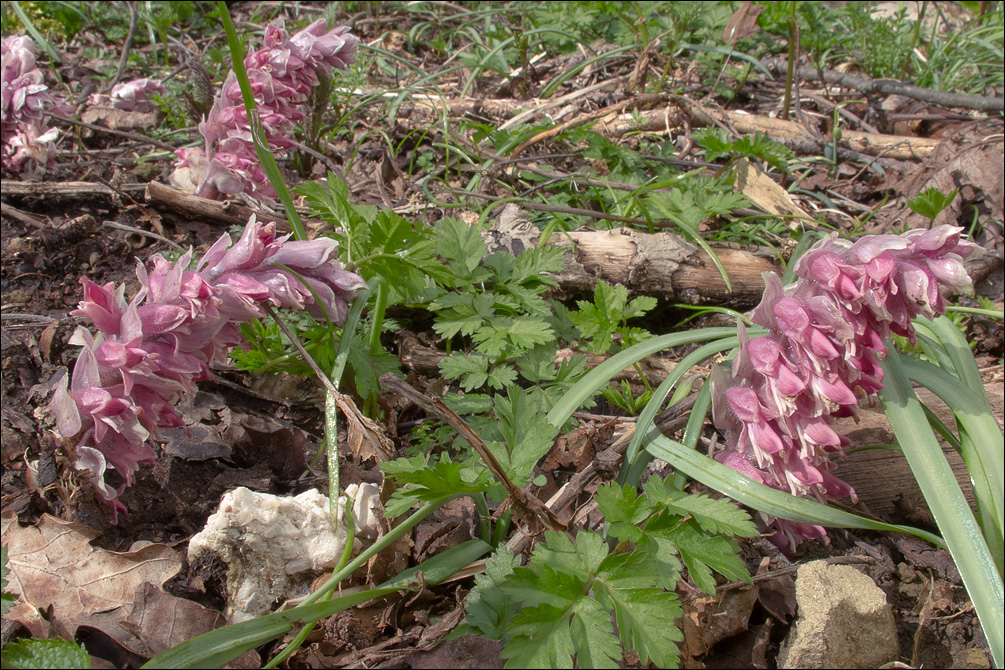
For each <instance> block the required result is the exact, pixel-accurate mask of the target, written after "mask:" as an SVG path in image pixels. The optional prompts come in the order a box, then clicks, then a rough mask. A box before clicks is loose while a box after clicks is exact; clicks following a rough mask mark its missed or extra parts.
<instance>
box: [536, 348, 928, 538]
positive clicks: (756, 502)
mask: <svg viewBox="0 0 1005 670" xmlns="http://www.w3.org/2000/svg"><path fill="white" fill-rule="evenodd" d="M605 362H606V361H605ZM554 413H555V410H552V414H554ZM926 425H927V424H926ZM646 437H647V440H648V441H647V443H646V445H645V449H646V451H648V452H649V453H650V454H652V455H653V456H655V457H656V458H659V459H661V460H664V461H666V462H667V463H670V464H671V465H673V466H674V467H675V468H677V469H678V470H680V471H681V472H683V473H684V474H686V475H687V476H689V477H691V478H692V479H696V480H698V481H699V482H701V483H702V484H704V485H705V486H708V487H709V488H712V489H715V490H716V491H719V492H720V493H722V494H724V495H727V496H729V497H730V498H733V499H734V500H736V501H737V502H740V503H742V504H744V505H746V506H748V507H752V508H753V509H756V510H757V511H759V512H764V513H765V514H769V515H771V516H777V517H779V518H780V519H788V520H789V521H798V522H800V523H812V524H819V525H821V526H831V527H834V528H868V529H870V530H878V531H888V532H890V531H892V532H895V533H910V534H911V535H915V536H917V537H920V538H922V539H924V540H927V541H929V542H932V543H933V544H936V545H939V546H942V545H943V543H942V538H940V537H939V536H938V535H935V534H933V533H929V532H927V531H924V530H921V529H918V528H913V527H911V526H901V525H897V524H890V523H884V522H882V521H875V520H873V519H868V518H866V517H862V516H858V515H857V514H850V513H848V512H844V511H842V510H839V509H834V508H833V507H827V506H826V505H821V504H820V503H818V502H816V501H813V500H807V499H806V498H797V497H796V496H794V495H792V494H790V493H786V492H784V491H779V490H777V489H773V488H771V487H770V486H765V485H764V484H758V483H757V482H755V481H753V480H752V479H750V478H749V477H746V476H744V475H741V474H740V473H739V472H737V471H736V470H733V469H732V468H731V467H729V466H727V465H723V464H722V463H719V462H718V461H716V460H714V459H711V458H709V457H708V456H706V455H705V454H700V453H698V452H697V451H695V450H694V449H691V448H689V447H687V446H685V445H683V444H681V443H680V442H677V441H676V440H671V439H670V438H668V437H666V436H664V435H662V434H659V431H658V430H657V429H656V428H655V427H654V428H653V429H652V431H651V433H650V434H647V435H646Z"/></svg>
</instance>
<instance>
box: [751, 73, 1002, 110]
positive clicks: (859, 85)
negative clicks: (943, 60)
mask: <svg viewBox="0 0 1005 670" xmlns="http://www.w3.org/2000/svg"><path fill="white" fill-rule="evenodd" d="M765 65H766V66H767V68H768V69H769V70H772V71H773V72H774V73H775V74H780V73H784V72H785V71H786V68H787V67H788V66H787V64H786V63H785V62H783V61H780V60H770V61H767V62H766V63H765ZM797 74H798V76H799V78H800V79H804V80H806V81H820V80H821V75H823V81H824V83H827V84H836V85H838V86H844V87H845V88H850V89H853V90H856V91H861V92H862V93H880V94H884V95H906V96H907V97H909V98H914V99H915V100H924V101H925V102H932V103H935V104H936V105H942V106H943V107H957V108H963V109H976V110H978V111H980V112H1001V111H1005V98H994V97H985V96H982V95H964V94H962V93H946V92H945V91H936V90H934V89H931V88H922V87H921V86H914V85H913V84H905V83H904V82H901V81H897V80H895V79H870V78H869V77H861V76H858V75H854V74H847V73H845V72H838V71H837V70H823V71H822V72H821V71H819V70H817V69H816V68H815V67H810V66H803V67H801V68H799V69H798V70H797Z"/></svg>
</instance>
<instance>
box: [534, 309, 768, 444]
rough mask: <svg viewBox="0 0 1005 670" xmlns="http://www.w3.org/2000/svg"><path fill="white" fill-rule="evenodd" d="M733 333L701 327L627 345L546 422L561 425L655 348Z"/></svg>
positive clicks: (587, 378)
mask: <svg viewBox="0 0 1005 670" xmlns="http://www.w3.org/2000/svg"><path fill="white" fill-rule="evenodd" d="M749 332H750V335H751V337H757V336H758V335H760V334H762V331H761V329H753V328H752V329H750V330H749ZM735 334H736V329H735V328H702V329H700V330H692V331H688V332H685V333H670V334H668V335H660V336H659V337H653V338H651V339H648V340H646V341H644V342H640V343H638V344H636V345H633V346H631V347H628V348H627V349H625V350H624V351H621V352H619V353H617V354H615V355H614V356H611V357H610V358H608V359H607V360H606V361H604V362H603V363H601V364H600V365H598V366H597V367H595V368H593V370H591V371H590V372H589V373H588V374H587V375H586V376H585V377H583V378H582V379H580V380H579V382H578V383H577V384H576V385H575V386H574V387H572V389H570V391H569V392H568V393H566V394H565V396H564V397H563V398H562V399H561V400H559V401H558V403H557V404H556V405H555V406H554V407H553V408H552V409H551V411H550V412H548V423H550V424H551V425H553V426H561V425H563V424H564V423H565V422H566V421H568V420H569V417H571V416H572V413H573V412H575V411H576V410H577V409H579V407H580V406H581V405H582V404H583V403H584V402H586V401H587V400H589V399H590V398H592V397H593V396H595V395H596V394H597V393H599V392H600V389H602V388H604V387H606V386H607V382H609V381H610V380H611V379H612V378H613V377H614V375H616V374H618V373H619V372H621V371H622V370H624V369H625V368H627V367H628V366H630V365H632V364H633V363H637V362H639V361H641V360H642V359H643V358H645V357H646V356H651V355H652V354H655V353H656V352H657V351H662V350H663V349H669V348H670V347H677V346H680V345H682V344H691V343H692V342H701V341H704V340H717V339H721V338H724V337H730V336H731V335H735Z"/></svg>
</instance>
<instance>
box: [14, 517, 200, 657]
mask: <svg viewBox="0 0 1005 670" xmlns="http://www.w3.org/2000/svg"><path fill="white" fill-rule="evenodd" d="M97 536H98V533H97V532H96V531H94V530H93V529H91V528H89V527H87V526H83V525H80V524H76V523H71V522H68V521H62V520H60V519H57V518H55V517H53V516H49V515H43V516H42V518H41V519H40V520H39V522H38V524H37V525H35V526H21V525H19V524H18V522H17V516H16V515H15V514H14V513H12V512H4V513H3V516H2V538H3V540H2V541H3V543H4V544H6V545H8V557H9V559H8V560H9V563H8V565H9V568H10V575H9V579H10V585H9V588H10V591H11V592H12V593H15V594H17V595H20V596H21V597H20V598H19V600H18V602H17V604H16V605H15V606H14V607H13V608H12V609H11V611H10V612H9V613H8V615H7V617H6V618H9V619H11V620H14V621H17V622H19V623H21V624H22V625H23V626H25V628H27V629H28V630H29V631H30V632H31V633H32V635H33V636H37V637H45V636H46V634H47V632H48V631H49V630H50V629H51V627H52V625H53V624H54V623H56V624H58V626H57V628H59V629H60V630H61V631H65V633H64V634H65V635H66V636H68V637H69V638H73V636H74V635H75V634H76V632H77V629H78V628H79V627H81V626H87V627H90V628H94V629H97V630H99V631H102V632H103V633H104V634H105V635H107V636H109V637H111V638H112V639H114V640H115V641H116V642H117V643H118V644H120V645H122V646H123V647H124V648H126V649H128V650H129V651H130V652H132V653H134V654H137V655H139V656H143V657H150V656H153V655H155V654H157V653H160V652H161V651H164V650H165V649H167V648H169V647H171V646H174V645H175V644H177V643H179V642H181V641H184V640H185V639H189V638H191V637H194V636H196V635H201V634H202V633H205V632H207V631H208V630H211V629H212V628H214V627H215V626H217V625H218V624H219V623H220V622H219V617H220V615H219V613H217V612H213V611H212V610H207V609H205V608H203V607H202V606H201V605H198V604H197V603H194V602H191V601H188V600H185V599H184V598H178V597H176V596H172V595H170V594H168V593H165V592H164V591H163V590H161V586H162V585H163V584H164V582H166V581H167V580H168V579H171V578H172V577H173V576H174V575H175V574H177V573H178V571H179V570H180V569H181V566H182V559H181V556H180V555H179V554H178V552H176V551H175V550H174V549H172V548H171V547H168V546H167V545H164V544H150V545H147V546H145V547H143V548H142V549H140V550H138V551H131V552H125V553H120V552H113V551H107V550H105V549H100V548H97V547H92V546H91V545H90V542H91V540H93V539H94V538H96V537H97ZM40 612H45V613H46V617H45V618H43V617H42V615H41V614H40Z"/></svg>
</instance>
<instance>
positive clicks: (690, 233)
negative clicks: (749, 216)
mask: <svg viewBox="0 0 1005 670" xmlns="http://www.w3.org/2000/svg"><path fill="white" fill-rule="evenodd" d="M650 202H652V203H653V204H654V205H656V209H658V210H660V211H661V212H663V216H665V217H666V218H668V219H670V220H671V221H673V222H674V223H675V224H677V227H678V228H679V229H680V230H681V231H683V232H684V234H685V235H686V236H687V237H688V238H689V239H691V240H692V241H693V242H694V243H695V244H697V245H698V246H699V247H701V248H702V249H703V250H704V251H705V253H706V254H708V255H709V257H710V258H711V259H712V263H714V264H715V267H716V268H717V269H718V270H719V274H720V275H721V276H722V281H724V282H725V283H726V290H727V291H729V292H732V291H733V285H732V284H731V283H730V281H729V274H728V273H727V272H726V267H725V266H724V265H723V264H722V261H720V260H719V256H718V255H717V254H716V253H715V250H714V249H712V247H710V246H709V244H708V242H706V241H705V238H704V237H702V236H701V233H699V232H698V231H697V230H695V229H693V228H691V226H689V225H687V224H686V223H684V221H682V220H681V218H680V217H679V216H677V215H676V214H674V213H673V212H671V211H670V210H669V209H667V208H666V207H664V206H663V205H662V204H661V203H660V202H659V201H656V200H651V201H650Z"/></svg>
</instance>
